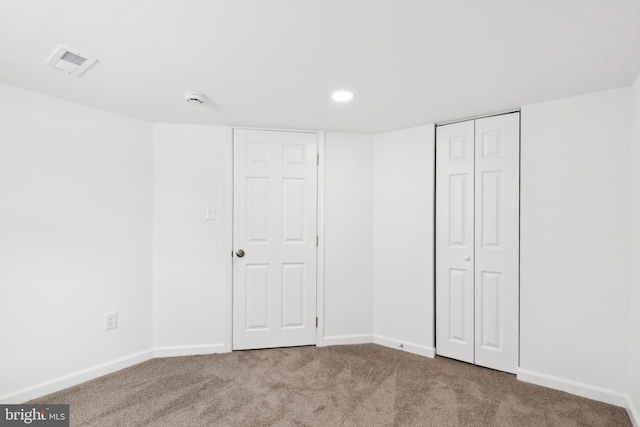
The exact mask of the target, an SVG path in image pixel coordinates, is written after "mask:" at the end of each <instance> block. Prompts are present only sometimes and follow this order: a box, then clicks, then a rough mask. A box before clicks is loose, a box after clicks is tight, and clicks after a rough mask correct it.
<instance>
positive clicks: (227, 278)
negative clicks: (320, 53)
mask: <svg viewBox="0 0 640 427" xmlns="http://www.w3.org/2000/svg"><path fill="white" fill-rule="evenodd" d="M235 129H248V130H263V131H276V132H300V133H313V134H316V135H317V137H318V156H319V165H318V193H317V206H316V209H317V224H316V228H317V230H316V232H317V234H318V237H319V241H318V246H317V247H316V316H317V317H318V326H317V328H316V346H318V347H321V346H323V345H324V263H325V261H324V260H325V257H324V248H325V245H324V229H325V228H324V227H325V215H324V193H325V184H324V182H325V168H324V164H325V132H324V131H310V130H295V129H270V128H252V127H242V126H228V127H227V129H226V132H225V141H224V183H223V186H224V236H223V239H222V240H223V242H222V244H223V247H224V248H225V252H226V253H227V254H229V258H228V260H227V262H226V263H224V288H225V320H226V325H225V340H224V341H225V343H224V348H223V350H222V351H223V352H225V353H227V352H231V351H232V349H233V219H234V216H233V189H234V188H233V186H234V182H233V131H234V130H235Z"/></svg>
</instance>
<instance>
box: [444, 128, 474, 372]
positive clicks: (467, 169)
mask: <svg viewBox="0 0 640 427" xmlns="http://www.w3.org/2000/svg"><path fill="white" fill-rule="evenodd" d="M473 138H474V126H473V122H463V123H456V124H451V125H446V126H440V127H438V128H437V137H436V141H437V142H436V143H437V147H436V156H437V159H436V165H437V166H436V205H437V206H438V209H437V210H436V224H437V227H436V301H437V308H436V351H437V353H438V354H440V355H442V356H447V357H452V358H455V359H458V360H463V361H465V362H470V363H473V360H474V330H473V323H474V312H473V311H474V304H473V301H474V299H473V298H474V285H473V282H474V275H473V249H474V248H473V239H474V234H473V227H474V224H473V209H474V203H473V191H474V187H473V179H474V145H473Z"/></svg>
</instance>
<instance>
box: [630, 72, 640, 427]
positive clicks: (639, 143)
mask: <svg viewBox="0 0 640 427" xmlns="http://www.w3.org/2000/svg"><path fill="white" fill-rule="evenodd" d="M632 91H633V95H632V96H633V107H632V118H631V120H632V142H631V147H632V149H631V157H630V158H631V171H632V177H631V233H630V235H629V238H630V243H631V245H630V257H629V260H630V263H629V273H630V274H629V357H628V364H629V365H628V373H627V380H628V382H629V387H628V393H629V396H630V398H631V402H632V405H633V407H634V414H635V418H636V422H637V423H639V424H640V270H639V269H638V260H640V76H638V78H637V79H636V82H635V84H634V85H633V89H632Z"/></svg>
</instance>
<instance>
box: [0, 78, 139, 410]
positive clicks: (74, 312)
mask: <svg viewBox="0 0 640 427" xmlns="http://www.w3.org/2000/svg"><path fill="white" fill-rule="evenodd" d="M0 123H1V126H0V194H1V195H2V196H1V197H0V263H1V264H0V295H1V297H0V298H1V302H0V305H1V307H0V342H1V343H2V350H1V351H0V401H3V402H20V401H23V400H26V399H29V398H31V397H35V396H37V395H41V394H44V393H47V392H51V391H53V390H56V389H59V388H60V387H64V386H66V385H69V384H70V383H73V382H74V381H78V380H86V379H88V378H90V377H92V376H95V375H98V374H100V373H105V372H106V371H109V370H113V369H117V368H119V367H123V366H125V365H127V364H131V363H135V362H138V361H141V360H143V359H145V358H149V357H150V352H149V349H150V348H151V286H152V285H151V239H152V232H151V216H152V201H151V185H152V183H151V179H152V171H151V149H152V146H151V125H150V124H149V123H146V122H142V121H140V120H136V119H132V118H128V117H125V116H121V115H117V114H113V113H109V112H105V111H102V110H98V109H94V108H90V107H85V106H82V105H79V104H75V103H71V102H67V101H62V100H59V99H56V98H51V97H48V96H43V95H39V94H36V93H34V92H29V91H25V90H22V89H19V88H16V87H12V86H8V85H4V84H0ZM111 311H117V312H118V328H117V329H115V330H110V331H104V330H103V319H104V314H105V313H106V312H111ZM83 370H85V372H81V371H83ZM68 376H71V377H68ZM72 377H73V378H72ZM74 378H75V380H74Z"/></svg>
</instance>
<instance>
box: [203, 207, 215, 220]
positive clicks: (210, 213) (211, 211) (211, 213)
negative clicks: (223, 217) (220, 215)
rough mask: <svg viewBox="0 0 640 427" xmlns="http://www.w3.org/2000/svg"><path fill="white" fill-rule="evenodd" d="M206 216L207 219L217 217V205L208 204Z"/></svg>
mask: <svg viewBox="0 0 640 427" xmlns="http://www.w3.org/2000/svg"><path fill="white" fill-rule="evenodd" d="M205 218H206V219H207V220H214V219H216V207H215V206H214V205H207V215H206V217H205Z"/></svg>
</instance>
